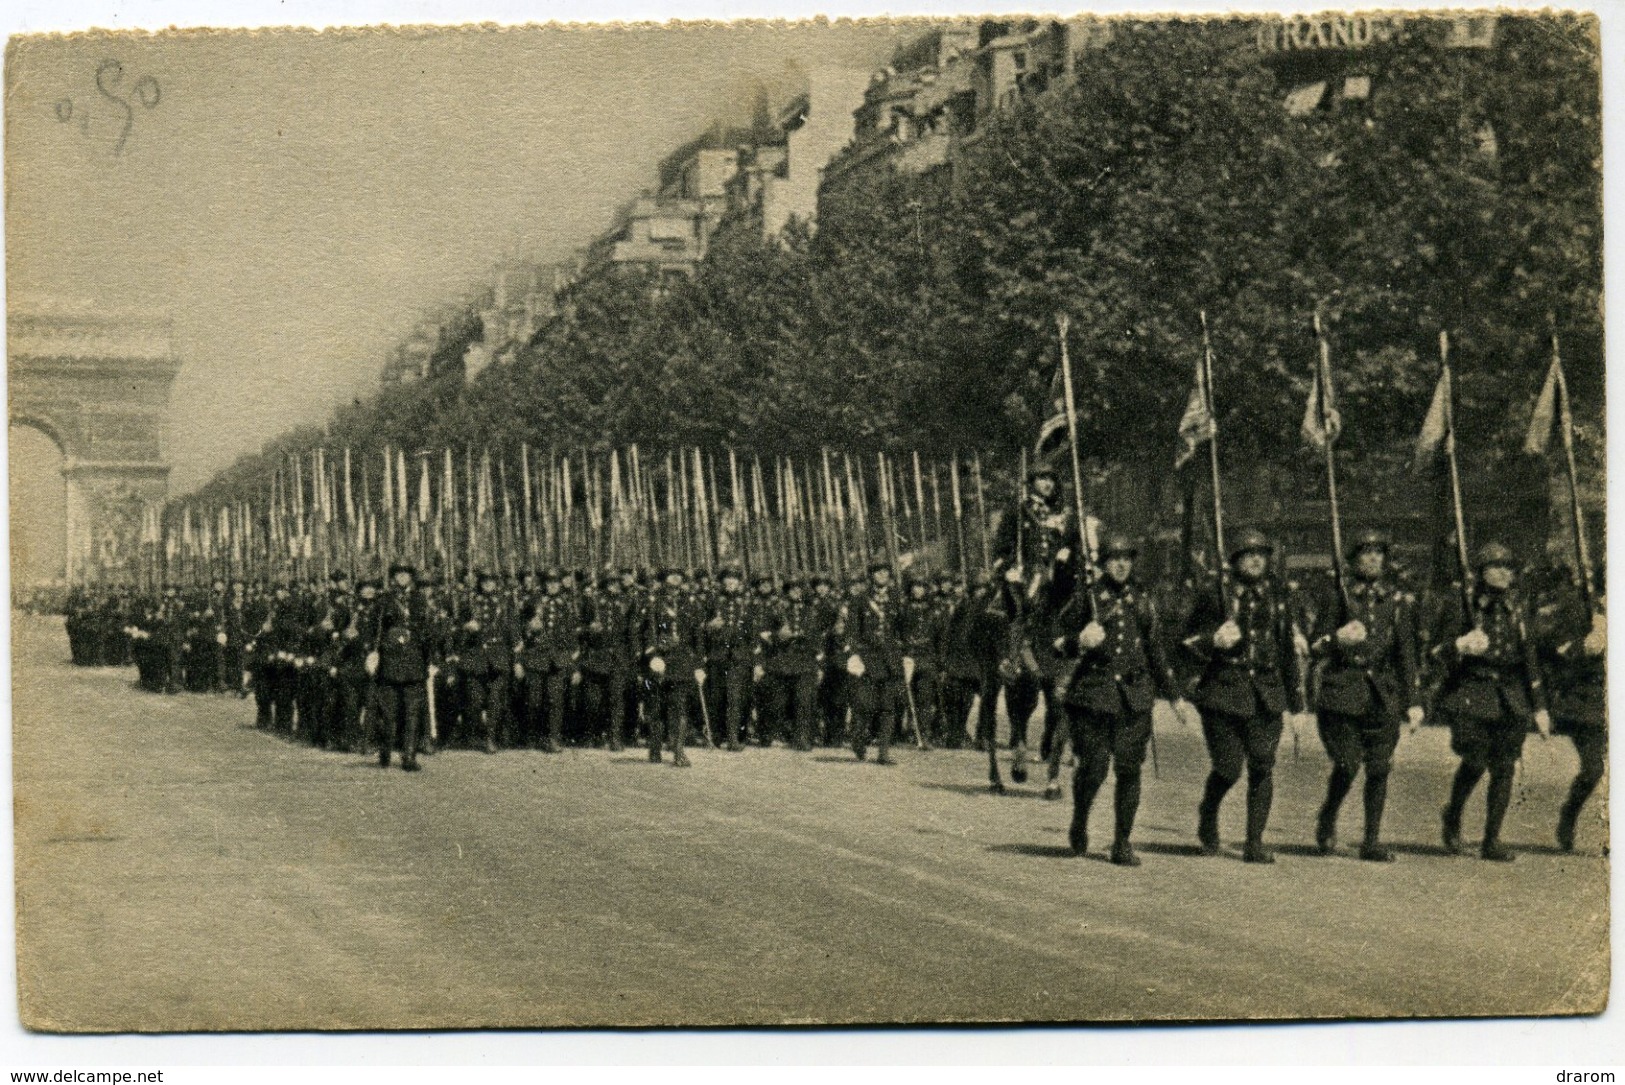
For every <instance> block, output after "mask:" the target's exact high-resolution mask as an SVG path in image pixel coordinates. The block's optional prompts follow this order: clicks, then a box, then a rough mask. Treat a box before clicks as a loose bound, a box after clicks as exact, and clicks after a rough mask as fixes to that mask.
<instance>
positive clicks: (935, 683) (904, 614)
mask: <svg viewBox="0 0 1625 1085" xmlns="http://www.w3.org/2000/svg"><path fill="white" fill-rule="evenodd" d="M905 584H906V585H907V588H906V590H907V596H908V597H907V598H906V599H905V600H904V601H903V606H902V611H901V613H900V614H899V615H898V625H899V633H900V636H901V639H902V642H903V672H904V673H903V682H904V691H905V693H906V695H907V696H906V698H905V706H906V711H908V712H909V713H910V714H911V715H912V716H913V717H914V720H913V723H914V726H915V727H918V728H919V735H920V742H921V744H922V746H923V747H924V748H925V749H931V748H932V747H933V746H937V745H941V744H942V743H943V742H944V738H943V735H942V700H941V691H942V658H941V654H940V653H941V648H942V639H943V629H944V627H945V626H946V625H947V611H946V609H945V608H944V607H943V605H942V600H941V599H940V598H939V597H938V596H936V595H935V594H934V593H933V592H932V590H931V581H930V580H929V579H928V578H925V577H922V576H909V577H907V578H906V579H905Z"/></svg>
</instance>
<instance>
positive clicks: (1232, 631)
mask: <svg viewBox="0 0 1625 1085" xmlns="http://www.w3.org/2000/svg"><path fill="white" fill-rule="evenodd" d="M1240 643H1241V626H1239V625H1237V624H1236V623H1235V622H1234V621H1227V622H1225V623H1224V624H1223V625H1221V626H1219V628H1217V629H1215V630H1214V631H1213V647H1215V648H1217V649H1219V651H1221V652H1227V651H1229V650H1230V649H1232V648H1234V647H1235V646H1236V645H1238V644H1240Z"/></svg>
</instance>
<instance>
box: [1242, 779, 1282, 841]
mask: <svg viewBox="0 0 1625 1085" xmlns="http://www.w3.org/2000/svg"><path fill="white" fill-rule="evenodd" d="M1274 798H1275V777H1274V774H1273V773H1271V772H1267V771H1266V772H1254V771H1253V770H1251V769H1249V770H1248V771H1247V845H1246V847H1244V848H1243V849H1242V852H1241V857H1242V859H1243V860H1244V861H1245V862H1249V863H1273V862H1275V856H1274V855H1273V854H1271V852H1270V850H1269V849H1268V848H1266V847H1265V846H1264V826H1265V825H1266V824H1268V823H1269V819H1270V803H1271V802H1272V801H1273V800H1274Z"/></svg>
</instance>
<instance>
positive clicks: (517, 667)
mask: <svg viewBox="0 0 1625 1085" xmlns="http://www.w3.org/2000/svg"><path fill="white" fill-rule="evenodd" d="M513 676H514V677H515V678H517V679H519V680H520V681H523V680H524V678H525V665H524V664H523V663H515V664H514V665H513Z"/></svg>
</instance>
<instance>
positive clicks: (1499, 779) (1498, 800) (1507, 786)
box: [1479, 766, 1517, 863]
mask: <svg viewBox="0 0 1625 1085" xmlns="http://www.w3.org/2000/svg"><path fill="white" fill-rule="evenodd" d="M1484 800H1485V803H1484V805H1485V812H1484V842H1483V844H1482V845H1480V847H1479V855H1481V856H1483V857H1484V858H1485V859H1488V860H1490V861H1491V862H1496V863H1510V862H1512V860H1513V859H1515V858H1517V857H1516V856H1515V855H1514V854H1513V853H1512V850H1511V849H1510V848H1508V847H1507V846H1506V845H1504V844H1502V843H1501V824H1502V822H1504V821H1505V820H1506V815H1507V808H1508V807H1509V806H1511V805H1512V768H1511V767H1510V766H1508V767H1506V768H1504V769H1500V770H1498V771H1492V772H1491V773H1490V786H1489V789H1488V793H1487V794H1486V795H1485V796H1484Z"/></svg>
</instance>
